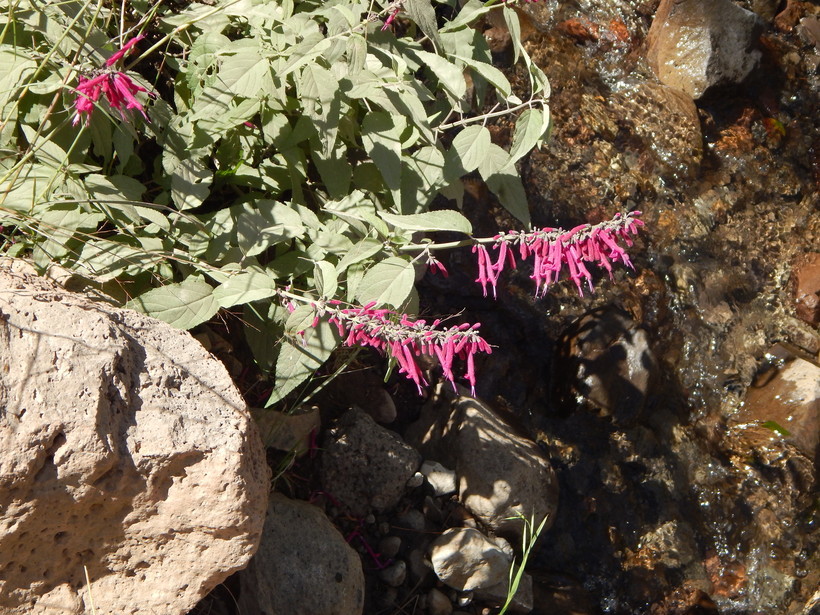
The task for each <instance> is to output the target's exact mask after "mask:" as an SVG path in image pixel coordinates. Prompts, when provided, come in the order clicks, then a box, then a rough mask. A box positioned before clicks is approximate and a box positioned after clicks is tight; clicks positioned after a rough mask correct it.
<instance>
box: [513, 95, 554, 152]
mask: <svg viewBox="0 0 820 615" xmlns="http://www.w3.org/2000/svg"><path fill="white" fill-rule="evenodd" d="M548 129H549V109H548V108H547V107H545V108H544V110H543V111H541V110H539V109H525V110H524V111H522V113H521V115H519V116H518V119H517V120H516V121H515V134H513V140H512V147H510V159H511V160H512V162H515V161H517V160H520V159H521V158H523V157H524V156H525V155H526V154H528V153H529V152H530V151H531V150H532V148H533V147H535V146H536V145H537V144H538V143H539V142H541V141H542V140H543V139H544V138H545V137H546V134H547V130H548Z"/></svg>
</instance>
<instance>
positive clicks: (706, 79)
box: [646, 0, 767, 99]
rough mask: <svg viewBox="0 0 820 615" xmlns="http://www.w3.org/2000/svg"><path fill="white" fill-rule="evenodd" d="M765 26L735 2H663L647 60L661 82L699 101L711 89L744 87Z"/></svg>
mask: <svg viewBox="0 0 820 615" xmlns="http://www.w3.org/2000/svg"><path fill="white" fill-rule="evenodd" d="M761 8H762V9H764V10H765V9H766V8H767V7H761ZM760 25H761V24H760V23H759V18H758V17H757V16H756V15H755V14H754V13H752V12H750V11H747V10H745V9H742V8H740V7H739V6H737V5H736V4H734V3H733V2H731V1H730V0H661V3H660V5H659V6H658V9H657V11H656V12H655V17H654V19H653V21H652V27H651V28H650V29H649V34H648V36H647V41H646V42H647V46H648V49H647V60H648V61H649V65H650V66H651V67H652V70H653V71H654V73H655V75H657V77H658V79H659V80H660V81H661V83H663V84H665V85H668V86H670V87H673V88H677V89H679V90H682V91H684V92H686V93H687V94H688V95H689V96H691V97H692V98H695V99H697V98H700V97H701V96H703V95H704V94H705V93H706V92H707V90H709V88H711V87H714V86H718V85H732V84H737V83H740V82H742V81H743V80H744V79H745V78H746V77H747V76H748V75H749V74H750V73H751V72H752V70H754V69H755V67H756V66H757V65H758V63H759V62H760V56H761V53H760V51H759V50H758V49H756V48H755V43H756V39H757V36H758V34H759V32H760V30H761V27H760Z"/></svg>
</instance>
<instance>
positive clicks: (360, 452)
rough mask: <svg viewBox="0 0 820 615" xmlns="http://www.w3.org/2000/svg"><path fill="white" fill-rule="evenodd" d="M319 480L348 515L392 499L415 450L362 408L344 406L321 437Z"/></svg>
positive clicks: (410, 471)
mask: <svg viewBox="0 0 820 615" xmlns="http://www.w3.org/2000/svg"><path fill="white" fill-rule="evenodd" d="M322 448H323V451H324V452H323V455H322V471H321V476H322V484H323V486H324V488H325V490H326V491H327V492H329V493H331V494H333V496H334V497H336V498H337V499H338V500H339V501H341V502H342V503H343V504H345V505H346V506H347V507H348V508H349V509H350V512H351V513H352V514H354V515H358V516H364V515H365V514H367V512H368V510H369V509H370V508H371V507H372V508H374V509H376V510H377V511H384V510H387V509H389V508H392V507H394V506H395V505H396V504H398V502H399V500H400V499H401V497H402V495H404V492H405V489H406V485H407V481H408V480H410V478H411V477H412V476H413V475H414V474H415V473H416V470H418V468H419V465H420V464H421V455H419V453H418V451H416V450H415V449H414V448H413V447H411V446H409V445H407V444H405V443H404V442H402V440H401V439H400V438H399V437H398V436H397V435H396V434H394V433H393V432H391V431H388V430H387V429H385V428H384V427H381V426H379V425H377V424H376V422H375V421H374V420H373V419H372V418H371V417H370V416H369V415H368V414H365V413H364V412H363V411H361V410H359V409H357V408H354V409H351V410H349V411H348V412H346V413H345V414H344V415H343V416H342V417H341V418H340V419H339V420H338V421H337V423H336V424H335V425H334V426H333V427H332V428H331V429H329V430H328V432H327V434H326V435H325V438H324V442H323V446H322Z"/></svg>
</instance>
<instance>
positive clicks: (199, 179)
mask: <svg viewBox="0 0 820 615" xmlns="http://www.w3.org/2000/svg"><path fill="white" fill-rule="evenodd" d="M211 181H213V173H211V171H210V170H209V169H208V168H207V167H205V165H203V164H202V163H201V162H199V161H197V160H193V159H192V158H186V159H185V160H180V161H179V162H178V164H177V166H176V168H174V170H173V171H172V172H171V198H172V199H173V201H174V203H176V205H177V207H178V208H179V209H180V210H181V211H184V210H186V209H194V208H196V207H199V206H200V205H202V201H204V200H205V199H206V198H207V197H208V194H210V191H211V189H210V186H211Z"/></svg>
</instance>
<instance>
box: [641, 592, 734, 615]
mask: <svg viewBox="0 0 820 615" xmlns="http://www.w3.org/2000/svg"><path fill="white" fill-rule="evenodd" d="M719 613H720V611H718V607H717V605H716V604H715V603H714V601H713V600H712V599H711V598H710V597H709V595H708V594H707V593H706V592H704V591H703V590H702V589H699V588H697V587H694V586H691V585H683V586H681V587H678V588H677V589H675V590H674V591H673V592H672V593H670V594H669V595H668V596H666V597H665V598H664V599H663V600H662V601H660V602H656V603H655V604H653V605H652V606H651V607H650V609H649V615H719Z"/></svg>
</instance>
